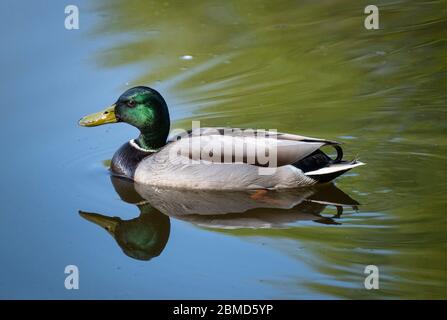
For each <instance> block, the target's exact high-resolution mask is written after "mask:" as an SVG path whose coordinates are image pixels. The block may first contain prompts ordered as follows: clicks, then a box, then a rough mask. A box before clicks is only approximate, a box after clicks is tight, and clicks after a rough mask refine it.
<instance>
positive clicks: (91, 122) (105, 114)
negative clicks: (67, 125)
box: [79, 105, 118, 127]
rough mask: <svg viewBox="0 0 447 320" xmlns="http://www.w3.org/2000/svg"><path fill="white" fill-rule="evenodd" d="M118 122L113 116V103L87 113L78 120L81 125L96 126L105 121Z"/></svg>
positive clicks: (105, 122)
mask: <svg viewBox="0 0 447 320" xmlns="http://www.w3.org/2000/svg"><path fill="white" fill-rule="evenodd" d="M115 122H118V119H117V118H116V116H115V105H111V106H110V107H108V108H107V109H105V110H103V111H101V112H97V113H92V114H89V115H88V116H85V117H83V118H82V119H81V120H79V125H80V126H83V127H96V126H100V125H103V124H107V123H115Z"/></svg>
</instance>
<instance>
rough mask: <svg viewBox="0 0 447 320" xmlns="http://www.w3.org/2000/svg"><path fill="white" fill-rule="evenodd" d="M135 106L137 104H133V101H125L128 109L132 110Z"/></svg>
mask: <svg viewBox="0 0 447 320" xmlns="http://www.w3.org/2000/svg"><path fill="white" fill-rule="evenodd" d="M136 104H137V103H136V102H135V100H129V101H127V106H128V107H131V108H133V107H135V105H136Z"/></svg>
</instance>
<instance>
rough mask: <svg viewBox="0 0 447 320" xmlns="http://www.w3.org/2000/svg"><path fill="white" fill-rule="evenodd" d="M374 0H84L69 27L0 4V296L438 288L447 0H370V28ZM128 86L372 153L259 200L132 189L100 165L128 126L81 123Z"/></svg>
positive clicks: (446, 240)
mask: <svg viewBox="0 0 447 320" xmlns="http://www.w3.org/2000/svg"><path fill="white" fill-rule="evenodd" d="M367 4H370V3H367V2H364V1H333V0H331V1H326V0H324V1H275V2H272V1H257V2H253V1H224V2H222V1H194V2H188V1H181V2H180V1H118V0H110V1H97V2H96V3H95V4H92V3H91V2H89V1H77V5H78V7H79V12H80V28H79V30H70V31H69V30H66V29H65V28H64V19H65V14H64V8H65V5H66V4H65V3H53V4H51V5H50V4H47V5H45V6H43V5H41V4H37V2H36V3H34V2H25V1H9V0H8V1H2V2H1V4H0V9H1V10H0V12H1V15H2V23H3V27H2V28H1V30H0V33H1V37H2V39H3V47H2V51H1V53H0V55H1V59H0V64H1V70H2V75H1V77H2V86H1V89H0V90H1V96H2V107H1V108H2V109H1V110H2V117H1V120H0V121H1V126H0V137H1V138H0V139H1V146H2V149H3V152H2V157H1V160H0V164H1V166H2V168H3V170H2V178H3V179H1V181H0V188H1V189H0V190H1V200H2V201H1V202H0V209H1V216H0V220H1V223H0V234H1V242H0V248H1V249H0V251H1V253H2V267H1V271H2V272H1V274H0V298H40V299H44V298H63V299H79V298H84V299H91V298H105V299H110V298H123V299H177V298H181V299H195V298H261V299H264V298H272V299H282V298H284V299H310V298H323V299H350V298H355V299H396V298H410V299H414V298H435V299H439V298H444V299H445V298H447V255H446V252H447V251H446V249H447V215H446V212H445V210H446V205H447V198H446V197H445V193H446V191H447V179H446V178H447V177H446V170H445V164H446V160H447V135H446V133H447V114H446V110H447V108H446V107H447V105H446V104H447V37H446V32H445V30H446V27H447V2H446V1H426V2H424V1H419V2H418V1H393V2H388V1H375V3H374V4H376V5H377V6H378V7H379V10H380V29H379V30H366V29H365V28H364V26H363V21H364V18H365V16H366V15H365V14H364V13H363V10H364V8H365V6H366V5H367ZM136 85H147V86H151V87H154V88H156V89H157V90H159V91H160V92H161V93H162V95H163V96H164V97H165V99H166V101H167V103H168V105H169V108H170V112H171V117H172V121H173V125H172V127H174V128H186V129H187V128H190V127H191V121H192V120H200V121H201V125H202V126H232V127H247V128H266V129H277V130H278V131H285V132H291V133H296V134H302V135H307V136H313V137H320V138H327V139H331V140H338V141H341V142H343V143H344V150H345V154H346V157H347V158H356V157H358V158H360V159H361V160H362V161H363V162H366V163H367V165H366V166H363V167H360V168H356V169H354V170H352V171H351V172H350V173H348V174H345V175H343V176H342V177H340V178H338V179H337V180H336V182H335V185H332V186H331V185H330V186H326V187H325V188H322V189H321V188H317V189H312V190H304V191H303V190H300V191H296V192H291V191H287V192H280V193H268V194H267V197H268V199H269V200H270V201H267V202H262V201H257V199H258V198H257V195H256V194H254V193H245V194H241V193H236V194H234V193H228V194H226V195H222V194H202V193H188V192H184V193H176V192H174V191H169V190H168V191H163V190H162V191H160V190H158V191H154V190H149V189H148V190H143V191H141V189H138V186H134V185H132V184H129V183H126V182H123V181H120V180H117V179H113V178H112V179H111V177H110V174H109V172H108V170H107V164H108V162H109V160H110V158H111V157H112V155H113V153H114V151H115V150H117V149H118V148H119V146H121V145H122V144H123V143H124V142H125V141H127V140H129V139H131V138H134V137H135V136H136V135H137V131H136V130H135V129H134V128H132V127H130V126H128V125H126V124H117V125H109V126H101V127H97V128H91V129H90V128H89V129H86V128H81V127H79V126H78V125H77V121H78V119H79V118H80V117H81V116H83V115H85V114H88V113H91V112H95V111H99V110H101V109H102V108H103V107H105V106H107V105H109V104H111V103H113V102H114V101H115V100H116V99H117V97H118V96H119V95H120V94H121V93H122V92H123V91H125V90H126V89H127V88H130V87H132V86H136ZM138 190H139V191H140V192H136V191H138ZM142 195H143V196H142ZM262 199H266V197H265V195H264V197H262ZM79 211H81V214H79ZM193 211H194V212H195V213H196V214H194V215H189V214H187V213H191V212H193ZM342 211H343V212H342ZM341 212H342V213H341ZM224 213H228V214H224ZM340 213H341V214H340ZM205 214H206V215H205ZM110 217H119V219H118V218H110ZM98 225H99V226H98ZM100 226H102V227H107V229H108V230H104V228H101V227H100ZM107 231H108V232H107ZM111 235H112V236H111ZM147 239H152V240H151V242H149V243H148V242H147ZM139 240H141V241H142V242H143V243H144V244H146V246H143V245H141V246H139V243H138V241H139ZM145 241H146V242H145ZM148 259H149V260H148ZM67 265H76V266H77V267H78V269H79V290H67V289H65V286H64V280H65V277H66V274H64V269H65V267H66V266H67ZM368 265H376V266H377V267H378V268H379V271H380V288H379V289H378V290H366V289H365V287H364V279H365V276H366V275H365V274H364V269H365V267H366V266H368Z"/></svg>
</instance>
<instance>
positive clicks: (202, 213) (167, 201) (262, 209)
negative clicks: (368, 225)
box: [79, 176, 358, 260]
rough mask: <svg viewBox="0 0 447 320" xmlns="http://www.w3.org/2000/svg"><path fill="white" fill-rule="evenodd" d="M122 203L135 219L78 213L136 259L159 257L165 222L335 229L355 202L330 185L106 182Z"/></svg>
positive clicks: (166, 233) (165, 238)
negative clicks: (245, 187) (228, 188)
mask: <svg viewBox="0 0 447 320" xmlns="http://www.w3.org/2000/svg"><path fill="white" fill-rule="evenodd" d="M111 180H112V184H113V186H114V188H115V190H116V192H117V193H118V194H119V196H120V197H121V199H122V200H123V201H125V202H128V203H132V204H135V205H136V206H137V207H138V208H139V210H140V215H139V216H138V217H137V218H135V219H131V220H122V219H121V218H119V217H109V216H106V215H101V214H97V213H90V212H84V211H80V212H79V213H80V215H81V216H82V217H83V218H85V219H87V220H88V221H90V222H93V223H95V224H97V225H99V226H101V227H103V228H105V229H106V230H107V231H108V232H109V233H110V234H111V235H112V236H113V237H114V238H115V240H116V242H117V243H118V245H119V246H120V247H121V248H122V250H123V252H124V253H125V254H126V255H128V256H129V257H132V258H135V259H138V260H149V259H151V258H153V257H156V256H158V255H160V253H161V252H162V251H163V249H164V247H165V246H166V243H167V241H168V238H169V233H170V218H169V217H172V218H175V219H181V220H184V221H188V222H191V223H193V224H196V225H199V226H202V227H207V228H220V229H222V228H224V229H237V228H281V227H284V226H287V224H289V223H293V222H296V221H303V220H310V221H315V222H319V223H324V224H339V222H337V221H336V219H337V218H340V216H341V214H342V212H343V207H345V206H349V207H352V208H354V209H355V208H356V207H357V205H358V202H357V201H355V200H354V199H352V198H351V197H350V196H348V195H347V194H346V193H344V192H343V191H341V190H340V189H338V188H337V187H335V186H334V185H332V184H328V185H322V186H319V187H314V188H306V189H293V190H281V191H266V190H258V191H238V192H236V191H233V192H222V191H198V190H177V189H165V188H157V187H151V186H144V185H139V184H136V183H134V182H132V181H129V180H126V179H122V178H119V177H114V176H112V177H111ZM328 205H333V206H335V207H336V208H337V213H336V214H335V215H334V216H333V217H325V216H322V215H321V212H322V211H323V210H324V209H325V208H326V206H328Z"/></svg>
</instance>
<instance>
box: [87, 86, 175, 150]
mask: <svg viewBox="0 0 447 320" xmlns="http://www.w3.org/2000/svg"><path fill="white" fill-rule="evenodd" d="M116 122H126V123H128V124H130V125H132V126H134V127H136V128H138V129H139V130H140V133H141V134H140V136H139V137H138V139H137V143H138V144H139V145H140V147H142V148H145V149H158V148H160V147H162V146H163V145H164V144H165V143H166V138H167V137H168V134H169V127H170V118H169V111H168V106H167V105H166V102H165V100H164V99H163V97H162V96H161V94H160V93H158V92H157V91H156V90H154V89H152V88H149V87H143V86H140V87H134V88H132V89H129V90H127V91H126V92H124V93H123V94H122V95H121V96H120V97H119V98H118V100H117V101H116V102H115V104H113V105H112V106H110V107H109V108H107V109H105V110H104V111H101V112H98V113H95V114H91V115H88V116H85V117H84V118H82V119H81V120H80V121H79V124H80V125H81V126H84V127H94V126H99V125H103V124H107V123H116Z"/></svg>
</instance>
